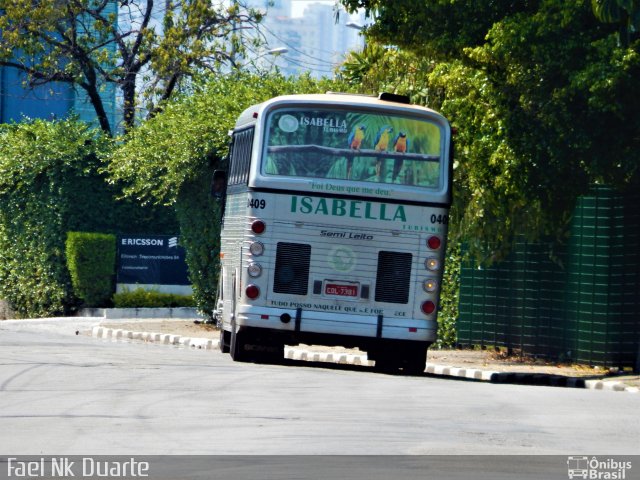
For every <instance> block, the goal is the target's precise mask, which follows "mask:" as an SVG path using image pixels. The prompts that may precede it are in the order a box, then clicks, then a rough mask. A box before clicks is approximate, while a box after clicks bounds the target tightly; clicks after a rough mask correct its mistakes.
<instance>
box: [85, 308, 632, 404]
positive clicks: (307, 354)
mask: <svg viewBox="0 0 640 480" xmlns="http://www.w3.org/2000/svg"><path fill="white" fill-rule="evenodd" d="M96 320H97V321H98V322H99V324H98V326H94V327H93V330H92V332H91V334H92V335H93V336H95V337H98V338H109V339H116V340H117V339H123V340H127V339H128V340H132V341H145V342H156V343H164V344H170V345H180V346H183V347H192V348H204V349H217V348H218V337H219V332H218V330H217V329H216V328H215V327H213V326H212V325H206V324H196V323H194V321H193V319H176V318H170V319H160V318H156V319H119V320H114V319H96ZM285 356H286V357H287V358H289V359H293V360H303V361H304V360H306V361H316V362H331V363H341V364H351V365H373V362H369V360H368V359H367V358H366V353H365V352H361V351H359V350H357V349H355V350H354V349H345V348H340V347H323V346H306V345H299V346H296V347H287V348H286V349H285ZM426 372H427V373H428V374H432V375H440V376H448V377H458V378H465V379H471V380H478V381H486V382H492V383H517V384H530V385H547V386H563V387H576V388H589V389H596V390H615V391H626V392H633V393H637V392H638V390H639V388H640V375H633V374H632V373H631V372H624V373H623V374H620V373H619V372H616V373H615V374H613V373H612V372H610V371H609V370H607V369H603V368H598V367H594V368H591V367H587V366H581V365H570V364H556V363H552V362H546V361H542V360H534V359H529V358H519V357H506V356H505V355H503V354H500V353H499V352H492V351H483V350H429V352H428V354H427V369H426Z"/></svg>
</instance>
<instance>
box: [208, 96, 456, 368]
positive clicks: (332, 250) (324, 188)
mask: <svg viewBox="0 0 640 480" xmlns="http://www.w3.org/2000/svg"><path fill="white" fill-rule="evenodd" d="M231 136H232V143H231V148H230V163H229V171H228V174H225V177H226V188H225V191H224V201H225V203H224V205H225V207H224V218H223V225H222V234H221V247H220V251H221V253H220V258H221V274H220V286H219V293H218V302H217V311H216V312H215V317H216V318H217V320H218V324H219V326H220V327H221V337H220V348H221V349H222V351H223V352H230V353H231V356H232V357H233V359H234V360H236V361H249V360H252V361H265V360H271V361H272V360H277V359H279V358H282V356H283V353H284V346H285V345H298V344H318V345H335V346H337V345H340V346H344V347H350V348H355V347H358V348H360V349H361V350H363V351H366V352H367V354H368V358H369V359H370V360H374V361H375V365H376V367H378V368H380V369H383V370H385V371H387V370H399V369H402V370H404V371H405V372H408V373H409V372H410V373H416V372H422V371H424V368H425V363H426V353H427V348H428V347H429V345H430V344H431V343H432V342H434V341H435V339H436V331H437V322H436V319H437V312H438V299H439V292H440V282H441V279H442V270H443V266H444V265H443V263H444V251H445V240H446V234H447V224H448V219H449V217H448V213H449V207H450V203H451V172H450V158H449V157H450V139H451V129H450V126H449V123H448V122H447V120H446V119H445V118H444V117H443V116H442V115H440V114H438V113H436V112H434V111H433V110H430V109H428V108H425V107H420V106H415V105H409V104H408V101H407V99H406V98H405V97H400V96H397V95H389V94H381V95H380V97H379V98H375V97H368V96H358V95H344V94H334V93H328V94H324V95H323V94H318V95H290V96H281V97H276V98H273V99H271V100H268V101H266V102H264V103H261V104H259V105H255V106H252V107H250V108H248V109H247V110H245V111H244V112H243V113H242V114H241V115H240V117H239V118H238V121H237V123H236V126H235V128H234V129H233V131H232V132H231Z"/></svg>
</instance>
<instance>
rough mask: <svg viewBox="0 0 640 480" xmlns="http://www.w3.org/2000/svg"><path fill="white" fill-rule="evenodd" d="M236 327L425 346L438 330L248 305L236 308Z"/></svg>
mask: <svg viewBox="0 0 640 480" xmlns="http://www.w3.org/2000/svg"><path fill="white" fill-rule="evenodd" d="M236 325H237V326H238V327H251V328H263V329H269V330H272V331H279V332H282V333H286V332H289V334H290V335H291V336H292V337H295V336H296V335H300V336H305V334H318V335H319V336H322V337H326V336H331V335H340V336H349V337H366V338H370V339H374V338H381V339H394V340H413V341H418V342H427V343H433V342H435V340H436V333H437V328H438V325H437V321H436V320H435V319H414V318H395V317H383V316H377V315H376V316H374V315H355V314H349V313H336V312H326V311H315V310H304V309H297V310H292V309H281V308H273V307H257V306H248V305H242V306H239V308H238V315H237V317H236Z"/></svg>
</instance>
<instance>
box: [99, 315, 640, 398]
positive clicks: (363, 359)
mask: <svg viewBox="0 0 640 480" xmlns="http://www.w3.org/2000/svg"><path fill="white" fill-rule="evenodd" d="M91 334H92V336H94V337H96V338H102V339H105V340H107V339H111V340H116V341H117V340H122V339H127V340H137V341H142V342H146V343H158V344H162V345H175V346H178V347H183V348H185V347H186V348H195V349H199V350H214V349H215V350H217V349H218V345H219V340H213V339H211V338H190V337H181V336H180V335H170V334H166V333H149V332H131V331H129V330H121V329H117V328H115V329H114V328H105V327H93V329H92V331H91ZM284 357H285V358H288V359H290V360H298V361H307V362H324V363H337V364H342V365H364V366H369V367H373V366H374V365H375V362H374V361H373V360H369V359H368V358H367V355H366V354H364V355H355V354H348V353H338V352H314V351H309V350H302V349H299V348H295V347H285V350H284ZM425 372H426V373H429V374H431V375H439V376H447V377H457V378H465V379H470V380H479V381H483V382H491V381H492V380H494V379H495V377H496V376H498V375H501V374H504V372H498V371H494V370H479V369H473V368H459V367H452V366H446V365H436V364H433V363H428V362H427V367H426V369H425ZM582 385H584V388H586V389H590V390H608V391H614V392H629V393H638V392H639V390H640V389H638V388H637V387H628V386H626V385H625V384H624V383H622V382H617V381H603V380H585V381H581V379H579V378H568V379H567V382H566V386H567V387H573V388H582Z"/></svg>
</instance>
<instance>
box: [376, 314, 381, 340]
mask: <svg viewBox="0 0 640 480" xmlns="http://www.w3.org/2000/svg"><path fill="white" fill-rule="evenodd" d="M376 338H382V315H378V329H377V330H376Z"/></svg>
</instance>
